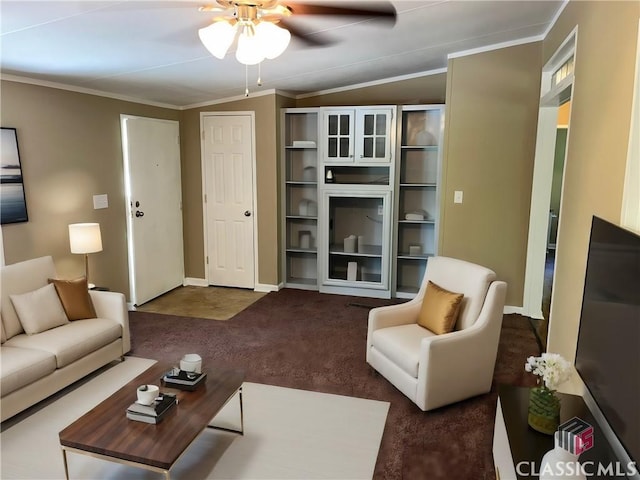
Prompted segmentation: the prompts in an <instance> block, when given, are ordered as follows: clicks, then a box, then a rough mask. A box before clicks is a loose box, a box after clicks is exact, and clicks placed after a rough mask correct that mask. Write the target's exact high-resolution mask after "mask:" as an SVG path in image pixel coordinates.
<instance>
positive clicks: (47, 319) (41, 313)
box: [10, 284, 69, 335]
mask: <svg viewBox="0 0 640 480" xmlns="http://www.w3.org/2000/svg"><path fill="white" fill-rule="evenodd" d="M10 298H11V301H12V302H13V307H14V308H15V310H16V313H17V314H18V318H19V319H20V323H21V324H22V328H23V329H24V331H25V332H26V334H27V335H34V334H36V333H40V332H44V331H45V330H49V329H51V328H55V327H59V326H60V325H64V324H65V323H69V320H68V319H67V315H66V314H65V313H64V308H62V304H61V303H60V298H58V294H57V293H56V288H55V287H54V286H53V285H51V284H49V285H45V286H44V287H41V288H38V289H37V290H34V291H33V292H27V293H20V294H14V295H11V296H10Z"/></svg>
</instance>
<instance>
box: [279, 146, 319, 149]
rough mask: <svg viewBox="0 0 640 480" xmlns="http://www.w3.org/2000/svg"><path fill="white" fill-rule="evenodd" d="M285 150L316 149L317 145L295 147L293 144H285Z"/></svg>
mask: <svg viewBox="0 0 640 480" xmlns="http://www.w3.org/2000/svg"><path fill="white" fill-rule="evenodd" d="M284 148H286V149H287V150H318V147H297V146H295V145H286V146H285V147H284Z"/></svg>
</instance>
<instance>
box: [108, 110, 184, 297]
mask: <svg viewBox="0 0 640 480" xmlns="http://www.w3.org/2000/svg"><path fill="white" fill-rule="evenodd" d="M120 122H121V133H122V150H123V160H124V178H125V192H126V205H127V209H126V218H127V247H128V253H129V259H128V260H129V288H130V295H129V298H130V300H131V303H132V304H133V305H134V306H135V305H142V304H143V303H145V302H147V301H149V300H151V299H153V298H156V297H158V296H160V295H162V294H163V293H166V292H168V291H169V290H172V289H174V288H175V287H178V286H180V285H182V284H183V282H184V253H183V237H182V186H181V174H180V136H179V124H178V122H176V121H172V120H161V119H155V118H145V117H136V116H132V115H121V116H120Z"/></svg>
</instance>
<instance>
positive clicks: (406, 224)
mask: <svg viewBox="0 0 640 480" xmlns="http://www.w3.org/2000/svg"><path fill="white" fill-rule="evenodd" d="M400 116H401V120H400V121H399V122H398V129H399V131H398V138H400V145H399V147H398V153H397V156H398V161H397V164H396V169H397V171H396V178H397V182H398V183H397V186H396V189H395V192H396V201H395V206H396V208H395V215H394V218H395V219H396V221H395V222H394V238H395V255H394V279H395V280H394V294H395V296H396V297H401V298H411V297H413V296H415V294H416V293H417V292H418V289H419V288H420V284H421V281H422V278H423V276H424V271H425V268H426V265H427V261H428V259H429V257H431V256H433V255H436V254H437V253H438V227H439V219H440V175H441V174H440V171H441V165H442V141H443V132H444V105H405V106H403V107H402V108H401V113H400Z"/></svg>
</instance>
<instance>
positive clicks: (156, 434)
mask: <svg viewBox="0 0 640 480" xmlns="http://www.w3.org/2000/svg"><path fill="white" fill-rule="evenodd" d="M125 361H126V360H125ZM170 369H171V366H170V365H166V364H155V365H153V366H152V367H151V368H149V369H148V370H146V371H145V372H143V373H142V374H140V375H139V376H138V377H136V378H135V379H133V380H132V381H130V382H129V383H127V384H126V385H125V386H124V387H122V388H121V389H120V390H118V391H117V392H116V393H114V394H113V395H111V396H110V397H109V398H107V399H106V400H105V401H103V402H102V403H100V404H99V405H97V406H96V407H95V408H93V409H91V410H90V411H89V412H87V413H86V414H85V415H83V416H82V417H80V418H79V419H78V420H76V421H75V422H73V423H72V424H71V425H69V426H68V427H67V428H65V429H64V430H62V431H61V432H60V446H61V448H62V456H63V460H64V470H65V476H66V478H67V479H68V478H69V469H68V465H67V452H74V453H79V454H83V455H89V456H92V457H97V458H100V459H103V460H108V461H112V462H116V463H121V464H126V465H132V466H136V467H140V468H144V469H147V470H152V471H154V472H161V473H163V474H164V475H165V477H166V478H167V479H169V478H170V474H169V471H170V470H171V468H172V467H173V465H174V464H175V463H176V461H177V460H178V459H179V458H180V456H181V455H182V454H183V453H184V451H185V450H186V449H187V448H188V447H189V445H191V443H192V442H193V440H195V438H196V437H197V436H198V435H199V434H200V433H201V432H202V431H203V430H204V429H206V428H208V427H209V428H218V427H213V426H210V425H209V423H210V422H211V421H212V420H213V418H214V417H215V416H216V415H217V414H218V412H220V410H221V409H222V407H224V406H225V405H226V404H227V402H228V401H229V400H230V399H231V398H232V397H233V396H234V395H235V394H236V392H238V393H239V400H240V428H239V429H238V430H231V431H233V432H236V433H239V434H241V435H242V434H243V433H244V419H243V413H242V382H243V381H244V371H243V370H240V369H237V370H236V369H218V368H209V369H207V370H206V373H207V378H206V379H205V384H204V385H201V386H200V387H199V388H198V389H197V390H195V391H193V392H188V391H182V390H176V389H172V388H166V387H164V386H163V385H162V383H161V381H160V379H161V378H162V376H163V375H164V373H166V372H167V371H169V370H170ZM142 384H155V385H160V390H161V392H169V393H176V394H177V396H178V405H177V406H176V407H175V408H173V409H172V411H171V412H170V413H169V414H168V415H167V416H166V417H165V418H164V419H163V420H162V421H161V422H160V423H159V424H157V425H153V424H148V423H143V422H137V421H133V420H129V419H127V417H126V410H127V407H128V406H129V405H131V403H132V402H134V401H135V399H136V389H137V387H138V386H139V385H142ZM222 430H228V429H222Z"/></svg>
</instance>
